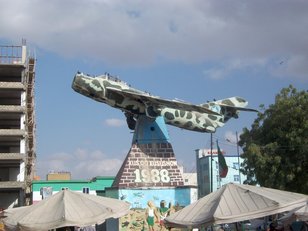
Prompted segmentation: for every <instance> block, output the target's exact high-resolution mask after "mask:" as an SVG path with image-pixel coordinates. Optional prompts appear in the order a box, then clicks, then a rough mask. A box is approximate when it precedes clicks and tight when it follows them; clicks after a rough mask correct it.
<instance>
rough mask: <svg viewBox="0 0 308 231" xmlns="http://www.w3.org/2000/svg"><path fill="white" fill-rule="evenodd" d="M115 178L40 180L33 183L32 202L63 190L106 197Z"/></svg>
mask: <svg viewBox="0 0 308 231" xmlns="http://www.w3.org/2000/svg"><path fill="white" fill-rule="evenodd" d="M114 179H115V177H111V176H107V177H106V176H98V177H94V178H93V179H91V180H49V181H47V180H38V181H33V182H32V192H33V193H32V200H33V203H36V202H38V201H40V200H42V199H44V198H47V197H48V196H51V195H53V194H55V193H57V192H59V191H61V190H65V189H68V190H72V191H77V192H82V193H87V194H93V195H99V196H105V189H106V188H108V187H111V185H112V183H113V181H114Z"/></svg>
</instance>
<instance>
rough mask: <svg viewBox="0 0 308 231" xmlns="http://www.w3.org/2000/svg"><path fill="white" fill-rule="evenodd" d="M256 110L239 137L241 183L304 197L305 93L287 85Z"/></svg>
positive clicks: (307, 183)
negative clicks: (242, 175)
mask: <svg viewBox="0 0 308 231" xmlns="http://www.w3.org/2000/svg"><path fill="white" fill-rule="evenodd" d="M260 108H261V110H262V111H264V112H263V113H262V112H259V113H258V118H257V119H256V120H255V121H254V122H253V124H252V126H251V129H250V130H248V129H247V128H244V129H243V134H242V135H241V137H240V142H239V145H240V146H241V147H242V148H243V151H244V152H243V154H242V155H241V157H242V158H244V162H243V164H242V166H241V167H242V168H241V171H242V172H243V173H244V174H245V175H247V181H246V182H245V183H248V184H257V183H258V184H260V185H261V186H264V187H269V188H276V189H281V190H286V191H293V192H298V193H304V194H308V118H307V113H308V91H297V89H295V88H294V87H293V86H292V85H290V86H289V87H288V88H283V89H282V90H281V91H280V93H279V94H278V95H277V96H276V98H275V103H274V104H272V105H270V106H269V108H268V109H265V108H264V105H261V106H260Z"/></svg>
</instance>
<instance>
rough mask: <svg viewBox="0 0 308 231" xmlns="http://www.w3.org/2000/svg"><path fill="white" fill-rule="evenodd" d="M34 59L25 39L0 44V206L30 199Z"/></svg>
mask: <svg viewBox="0 0 308 231" xmlns="http://www.w3.org/2000/svg"><path fill="white" fill-rule="evenodd" d="M35 62H36V60H35V58H34V57H33V56H31V55H29V52H28V51H27V47H26V42H25V41H24V40H23V41H22V45H21V46H0V209H6V208H9V207H16V206H22V205H29V204H30V203H31V197H32V196H31V184H32V180H33V177H34V164H35V159H36V151H35V111H34V81H35Z"/></svg>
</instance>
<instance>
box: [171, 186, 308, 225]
mask: <svg viewBox="0 0 308 231" xmlns="http://www.w3.org/2000/svg"><path fill="white" fill-rule="evenodd" d="M307 201H308V196H307V195H303V194H298V193H292V192H287V191H281V190H277V189H271V188H264V187H258V186H251V185H241V184H233V183H229V184H226V185H224V186H222V187H221V188H220V189H219V190H217V191H216V192H213V193H211V194H209V195H207V196H205V197H203V198H201V199H199V200H198V201H196V202H195V203H193V204H190V205H188V206H187V207H185V208H183V209H181V210H180V211H178V212H176V213H174V214H172V215H170V216H169V217H167V218H166V219H165V224H166V225H168V226H171V227H187V228H197V227H200V226H208V225H211V224H227V223H234V222H238V221H244V220H251V219H256V218H260V217H265V216H268V215H272V214H276V213H281V212H285V211H290V210H292V209H295V208H299V207H302V206H304V205H305V204H306V202H307Z"/></svg>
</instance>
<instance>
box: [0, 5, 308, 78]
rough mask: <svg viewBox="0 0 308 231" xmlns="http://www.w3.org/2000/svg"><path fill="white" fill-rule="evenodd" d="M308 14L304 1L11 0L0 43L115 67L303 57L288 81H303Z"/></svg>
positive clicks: (1, 16) (3, 13)
mask: <svg viewBox="0 0 308 231" xmlns="http://www.w3.org/2000/svg"><path fill="white" fill-rule="evenodd" d="M307 9H308V2H307V1H301V0H294V1H288V0H273V1H270V2H269V1H267V0H259V1H249V2H241V1H238V2H232V3H231V2H230V3H229V2H225V1H223V2H220V1H216V0H206V1H204V0H194V1H178V0H171V1H163V0H158V1H141V0H138V1H132V0H129V1H120V0H114V1H108V0H102V1H97V0H80V1H72V0H69V1H60V0H55V1H48V2H45V1H39V0H29V1H22V0H12V1H8V2H6V3H5V4H2V6H1V8H0V27H1V38H2V39H8V40H10V41H12V40H13V41H16V40H19V41H20V40H21V38H22V37H23V38H26V39H28V41H29V43H30V44H32V45H33V46H35V47H38V48H39V49H46V50H50V51H52V52H55V53H58V54H60V55H63V56H70V57H75V56H82V57H83V58H84V59H94V60H98V61H99V62H101V61H103V62H104V63H108V64H112V65H137V66H144V65H150V64H153V63H155V62H157V61H158V60H161V58H163V60H172V61H176V62H178V61H179V62H184V63H192V62H206V61H217V60H218V61H221V60H226V59H227V60H234V59H235V60H238V59H240V60H246V59H248V60H255V59H266V60H268V59H270V57H273V56H274V57H287V56H290V55H292V56H294V57H298V59H293V61H294V63H293V61H291V60H290V63H289V67H288V69H287V70H288V72H289V75H290V76H292V77H299V78H302V76H303V73H305V72H303V71H306V68H305V67H307V65H304V64H305V63H303V61H306V58H305V59H304V60H303V59H301V58H300V57H304V56H305V55H306V54H307V52H308V46H307V38H308V30H306V28H307V27H308V14H307ZM8 19H9V20H8ZM20 22H22V23H20ZM234 69H236V68H235V67H234V68H233V70H234ZM226 71H228V69H227V70H226ZM212 75H213V77H216V78H219V77H222V76H224V75H225V73H224V69H223V70H212Z"/></svg>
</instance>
